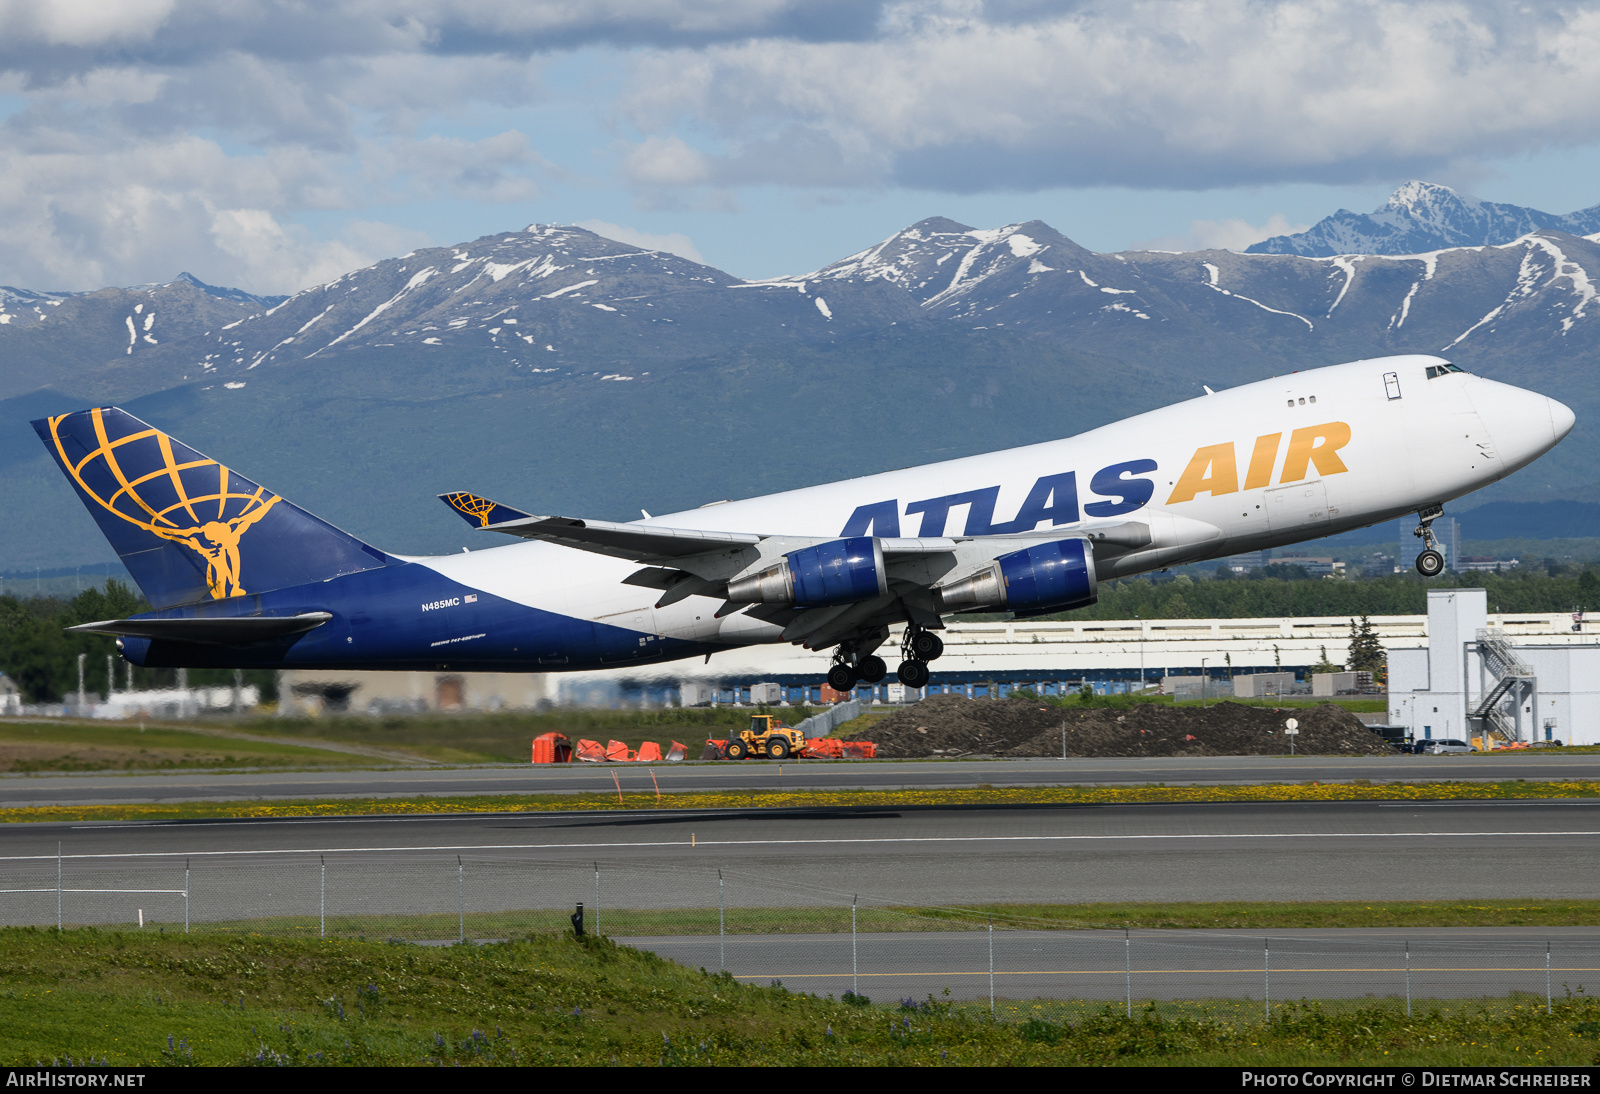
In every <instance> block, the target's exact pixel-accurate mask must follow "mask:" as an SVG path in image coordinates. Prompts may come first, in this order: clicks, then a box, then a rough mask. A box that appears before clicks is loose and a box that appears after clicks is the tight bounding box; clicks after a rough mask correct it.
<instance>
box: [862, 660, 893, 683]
mask: <svg viewBox="0 0 1600 1094" xmlns="http://www.w3.org/2000/svg"><path fill="white" fill-rule="evenodd" d="M856 668H858V669H860V670H861V679H863V680H865V681H866V682H867V683H869V684H876V683H877V682H878V681H879V680H882V679H883V678H884V677H885V676H888V675H889V666H888V665H886V664H884V663H883V658H881V657H876V656H874V657H863V658H862V659H861V663H860V664H859V665H857V666H856Z"/></svg>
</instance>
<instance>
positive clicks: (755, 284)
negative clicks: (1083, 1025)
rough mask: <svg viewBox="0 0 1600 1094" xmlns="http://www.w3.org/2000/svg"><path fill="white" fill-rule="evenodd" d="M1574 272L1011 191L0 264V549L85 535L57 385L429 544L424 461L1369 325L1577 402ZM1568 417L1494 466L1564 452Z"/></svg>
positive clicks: (481, 465)
mask: <svg viewBox="0 0 1600 1094" xmlns="http://www.w3.org/2000/svg"><path fill="white" fill-rule="evenodd" d="M1413 205H1415V206H1418V207H1420V202H1413ZM1597 287H1600V242H1597V241H1596V240H1594V239H1587V238H1583V237H1581V236H1578V235H1574V234H1571V233H1570V232H1567V231H1563V230H1560V229H1554V228H1539V229H1537V230H1535V231H1532V232H1528V233H1525V234H1523V235H1521V236H1519V237H1517V238H1515V239H1513V240H1511V241H1509V242H1502V243H1498V244H1491V245H1483V244H1473V245H1471V246H1462V247H1449V248H1443V249H1437V250H1433V251H1428V252H1425V253H1421V254H1414V255H1403V256H1389V255H1376V254H1364V255H1331V256H1302V255H1295V254H1239V253H1234V252H1230V251H1204V252H1194V253H1185V254H1174V253H1169V252H1125V253H1121V254H1099V253H1096V252H1092V251H1089V250H1086V249H1084V248H1083V247H1080V246H1078V245H1077V244H1076V243H1074V242H1073V241H1072V240H1070V239H1068V238H1066V237H1065V236H1062V235H1061V234H1060V233H1058V232H1056V231H1055V230H1054V229H1053V228H1051V227H1050V226H1049V225H1047V224H1044V223H1042V222H1039V221H1028V222H1025V223H1019V224H1012V225H1006V226H1003V227H998V228H972V227H968V226H966V225H962V224H958V223H956V222H955V221H951V220H947V219H943V218H930V219H928V220H924V221H920V222H919V223H917V224H914V225H911V226H910V227H908V228H906V229H904V230H902V231H900V232H897V233H895V234H894V235H892V236H891V237H889V238H888V239H885V240H883V241H882V242H880V243H878V244H877V245H875V246H873V247H869V248H867V249H865V250H863V251H860V252H859V253H857V254H854V255H851V256H849V257H848V258H845V259H841V260H840V261H838V262H834V263H830V264H829V265H827V266H824V267H822V268H821V269H818V270H815V271H813V272H811V273H808V274H805V275H803V276H797V277H787V278H775V279H769V280H762V281H746V280H742V279H740V278H737V277H733V276H731V275H729V274H727V273H724V272H722V271H720V270H717V269H715V268H712V267H710V266H706V265H702V264H699V263H695V262H691V261H688V260H686V259H683V258H680V257H677V256H675V255H672V254H668V253H665V252H661V251H652V250H642V249H640V248H638V247H637V246H633V245H629V244H624V243H619V242H616V241H614V240H609V239H605V238H603V237H601V236H598V235H595V234H594V233H592V232H588V231H584V230H582V229H578V228H572V227H557V226H541V225H533V226H530V227H529V228H527V229H525V230H523V231H520V232H507V233H503V234H500V235H495V236H486V237H484V238H482V239H478V240H474V241H472V242H470V243H463V244H459V245H456V246H452V247H440V248H430V249H426V250H421V251H417V252H414V253H412V254H409V255H404V256H401V257H398V258H394V259H388V260H386V261H383V262H379V263H376V264H374V265H372V266H370V267H367V268H365V269H361V270H356V271H353V272H351V273H349V274H346V275H344V276H343V277H341V278H339V279H337V280H335V281H332V282H330V283H328V284H326V285H319V286H316V287H313V288H311V289H307V290H305V291H303V292H300V293H297V294H295V295H294V296H293V297H290V298H289V299H287V300H282V301H277V302H274V301H268V300H258V301H255V302H252V301H251V300H250V299H248V298H246V297H245V294H236V295H230V294H228V293H226V292H225V291H224V292H218V291H217V290H214V289H212V288H211V287H209V286H204V285H202V284H199V283H197V281H196V279H193V278H184V279H180V280H178V281H174V282H172V283H169V284H167V285H163V286H141V287H136V288H132V289H105V290H101V291H99V292H95V293H84V294H77V295H63V294H45V293H27V292H24V291H22V290H5V291H6V292H8V293H10V295H9V296H4V297H0V302H4V304H5V307H6V308H7V309H8V312H7V313H8V314H15V315H18V316H21V315H22V314H23V312H24V311H27V312H28V314H29V315H30V316H32V318H30V319H29V320H27V321H23V320H21V319H20V318H19V319H18V320H16V321H14V322H12V323H9V324H0V425H3V426H4V427H5V428H3V429H0V467H4V468H5V469H6V473H7V476H8V477H7V484H8V491H9V494H8V497H10V498H11V499H12V500H13V502H14V504H15V505H17V506H19V507H20V509H21V510H24V511H27V512H29V513H30V514H38V515H37V516H34V517H31V518H30V521H29V522H20V523H16V524H15V525H14V526H13V527H10V528H0V553H4V552H10V557H11V558H12V559H13V564H14V565H21V564H24V563H26V564H29V565H31V564H32V562H31V561H28V560H31V559H32V558H36V557H49V558H50V559H51V560H52V563H54V564H59V555H57V554H53V553H51V551H53V550H54V548H53V547H52V548H50V549H48V550H47V549H46V548H43V547H38V546H37V544H39V543H46V542H48V543H50V544H60V543H78V542H80V541H81V542H82V543H84V544H86V545H87V546H86V547H85V548H84V550H85V551H89V552H93V551H98V550H100V548H99V547H98V544H99V543H100V539H99V537H98V536H95V535H92V534H90V533H89V532H88V531H85V534H84V535H83V536H81V537H79V536H78V531H81V530H82V529H78V525H77V524H75V523H74V522H81V521H82V520H84V519H86V518H83V517H82V514H81V513H79V512H78V511H77V510H76V509H74V508H71V507H66V506H61V505H59V504H58V502H59V500H60V499H59V496H58V495H59V492H60V484H59V482H58V481H57V476H56V475H55V472H54V471H53V469H52V468H51V467H50V465H49V464H48V463H47V462H45V461H44V459H43V456H42V454H41V453H40V452H39V451H38V449H37V445H36V443H34V439H33V437H32V432H31V430H29V429H28V428H27V426H26V421H27V419H29V418H32V417H38V416H39V415H40V414H43V413H56V412H60V411H63V410H70V409H77V408H79V407H81V406H83V405H86V404H90V403H101V404H104V403H107V402H118V403H121V404H123V405H126V406H128V407H129V408H130V409H131V410H132V411H133V412H134V413H140V414H143V415H145V416H147V417H150V418H151V419H152V420H156V421H159V422H160V423H161V424H164V425H166V426H168V427H169V428H172V429H174V430H175V431H178V432H179V434H180V435H181V436H183V437H184V438H185V439H186V440H188V441H189V442H190V443H192V444H195V445H196V446H197V447H199V448H200V449H201V450H202V451H206V452H208V453H210V454H212V455H217V456H218V457H219V458H221V457H224V456H225V457H227V458H229V459H232V460H234V461H235V462H238V463H240V465H241V468H242V469H243V470H245V471H246V472H247V473H249V474H251V475H252V477H254V478H257V479H258V480H259V481H262V482H264V483H266V484H267V485H269V486H270V487H271V488H273V489H275V490H279V491H282V492H284V493H286V494H289V495H290V496H292V497H294V498H295V499H296V500H297V501H299V502H301V503H303V504H305V505H307V506H308V507H310V508H311V509H313V511H316V512H319V513H323V514H324V515H326V516H328V517H329V518H330V519H335V520H338V521H340V522H341V523H342V524H345V525H346V526H347V527H349V528H350V530H351V531H353V532H355V533H357V534H359V535H364V536H366V537H368V538H370V539H372V540H373V541H374V542H377V543H379V544H380V545H383V546H387V547H390V548H392V549H396V550H438V549H446V550H448V549H452V546H451V545H452V544H454V543H456V537H458V536H459V535H460V527H459V521H454V520H453V518H450V516H449V514H442V515H439V514H433V513H432V511H431V508H430V507H428V506H427V505H426V502H427V500H428V496H429V495H430V494H432V493H439V492H443V491H447V490H459V489H472V490H476V491H479V492H484V493H488V494H490V495H491V496H502V497H504V499H505V500H506V501H507V502H509V503H510V504H513V505H516V506H518V507H519V508H525V509H530V510H532V511H539V512H566V513H573V514H575V515H580V516H583V515H590V516H597V517H606V518H617V517H622V518H626V517H629V516H632V515H633V514H635V513H636V512H637V510H638V509H639V508H640V507H641V506H642V507H645V508H649V509H651V510H652V511H655V512H661V511H667V510H669V509H672V508H688V507H691V506H693V505H698V504H700V503H702V502H705V501H710V500H713V499H716V498H722V497H738V496H748V495H750V494H755V493H762V492H766V491H769V490H774V489H781V488H784V487H789V486H798V485H804V484H807V483H814V482H818V481H827V480H828V479H830V478H835V477H837V478H843V477H846V476H848V475H851V474H860V473H863V472H865V471H869V470H873V469H876V468H886V467H892V466H905V465H907V464H912V463H917V462H925V461H928V460H932V459H938V458H944V457H949V456H955V455H960V454H964V453H967V452H973V451H983V450H987V449H994V448H1001V447H1007V446H1011V445H1016V444H1021V443H1027V442H1029V441H1036V440H1045V439H1048V438H1054V437H1060V436H1065V435H1069V434H1071V433H1073V432H1077V431H1079V430H1082V429H1086V428H1090V427H1092V426H1094V425H1098V424H1101V423H1103V422H1105V421H1109V420H1114V419H1116V418H1119V417H1122V416H1125V415H1127V414H1130V413H1134V412H1137V411H1139V410H1143V409H1148V408H1150V407H1153V406H1157V405H1162V404H1165V403H1170V402H1172V401H1174V400H1176V399H1178V398H1181V397H1183V396H1184V395H1186V394H1199V392H1200V388H1201V385H1202V384H1209V385H1211V386H1212V387H1223V386H1228V385H1231V384H1236V383H1242V382H1246V381H1249V380H1254V379H1259V378H1262V377H1264V376H1270V375H1274V374H1277V373H1281V372H1284V371H1289V370H1292V369H1296V368H1304V367H1310V366H1314V365H1318V364H1328V363H1333V362H1336V361H1342V360H1350V359H1354V358H1357V357H1363V356H1375V355H1380V354H1385V353H1398V352H1431V353H1442V354H1444V355H1446V356H1448V357H1450V358H1451V359H1452V360H1455V361H1456V362H1457V363H1459V364H1461V365H1463V366H1464V367H1467V368H1468V369H1471V370H1475V371H1482V372H1484V373H1486V374H1488V375H1492V376H1494V377H1496V378H1499V379H1505V380H1508V381H1510V382H1513V383H1522V384H1525V385H1528V386H1533V387H1537V388H1539V389H1540V390H1545V391H1548V392H1549V393H1550V394H1552V395H1555V396H1557V397H1559V398H1562V399H1563V400H1564V401H1566V402H1568V403H1569V404H1571V405H1572V406H1573V407H1574V409H1576V410H1577V412H1578V416H1579V420H1578V431H1579V432H1580V433H1587V432H1588V431H1592V430H1594V431H1597V432H1600V430H1596V426H1594V425H1590V424H1588V423H1591V422H1594V423H1600V383H1597V382H1596V380H1597V378H1596V376H1595V364H1594V362H1595V361H1596V360H1597V359H1600V302H1597V301H1596V300H1595V297H1596V293H1597ZM268 305H270V306H268ZM46 316H47V317H48V318H43V317H46ZM1589 443H1590V442H1589V440H1588V439H1587V438H1586V437H1578V438H1575V439H1574V440H1573V441H1572V442H1569V443H1568V444H1567V445H1563V446H1562V447H1561V448H1559V449H1558V450H1557V451H1556V452H1555V453H1553V454H1552V455H1551V456H1550V457H1549V458H1547V459H1545V460H1541V461H1539V463H1538V464H1536V465H1535V467H1534V468H1533V469H1532V471H1530V472H1529V473H1525V474H1532V475H1537V476H1540V479H1539V482H1538V483H1537V484H1533V483H1532V481H1531V480H1529V481H1528V482H1521V483H1520V485H1519V484H1512V485H1511V486H1509V487H1507V489H1511V490H1515V491H1516V492H1517V493H1518V496H1523V497H1525V496H1526V495H1528V494H1529V493H1531V492H1533V491H1534V490H1535V489H1536V487H1537V488H1539V489H1543V488H1549V487H1551V486H1553V485H1556V484H1560V485H1562V486H1563V487H1570V486H1576V485H1580V484H1582V483H1587V482H1591V481H1593V480H1594V478H1595V477H1596V476H1595V475H1594V474H1593V471H1592V470H1591V469H1590V468H1589V467H1588V461H1587V459H1586V452H1587V450H1588V446H1589ZM419 506H420V507H421V508H419ZM434 517H437V518H438V519H433V518H434ZM30 545H32V546H30Z"/></svg>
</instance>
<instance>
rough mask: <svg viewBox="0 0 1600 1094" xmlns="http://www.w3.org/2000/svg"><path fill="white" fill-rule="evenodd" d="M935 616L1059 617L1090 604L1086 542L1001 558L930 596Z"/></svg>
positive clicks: (1092, 578) (1090, 553) (1090, 555)
mask: <svg viewBox="0 0 1600 1094" xmlns="http://www.w3.org/2000/svg"><path fill="white" fill-rule="evenodd" d="M934 592H935V593H937V594H938V597H939V608H940V610H941V611H950V612H965V611H974V610H980V609H989V610H991V611H999V610H1001V609H1010V610H1011V611H1014V612H1039V611H1060V610H1063V609H1066V608H1079V607H1082V606H1083V605H1085V604H1093V603H1094V602H1095V600H1096V599H1097V598H1098V596H1099V593H1098V592H1097V591H1096V589H1095V574H1094V552H1093V551H1092V550H1091V549H1090V547H1089V544H1088V542H1087V541H1086V540H1081V539H1062V540H1056V541H1054V542H1051V543H1041V544H1039V545H1038V546H1037V547H1027V548H1024V549H1023V550H1021V551H1013V552H1012V553H1011V554H1009V555H1001V556H1000V557H999V558H997V559H995V560H994V561H993V562H991V563H990V564H989V565H988V566H987V567H985V568H984V569H982V570H980V571H978V572H977V573H975V574H973V575H971V576H970V577H964V578H962V579H961V580H960V581H953V582H951V583H950V584H948V585H942V586H940V587H939V588H937V589H935V590H934Z"/></svg>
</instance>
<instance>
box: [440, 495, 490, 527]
mask: <svg viewBox="0 0 1600 1094" xmlns="http://www.w3.org/2000/svg"><path fill="white" fill-rule="evenodd" d="M442 496H443V497H444V500H445V501H447V502H449V503H450V505H451V507H452V508H454V509H456V510H457V511H459V512H461V513H464V514H466V515H467V516H468V517H473V518H475V519H476V520H477V522H478V527H480V528H487V527H489V514H490V513H492V512H494V510H495V503H494V502H492V501H490V500H489V499H488V498H480V497H478V495H476V494H463V493H455V494H445V495H442Z"/></svg>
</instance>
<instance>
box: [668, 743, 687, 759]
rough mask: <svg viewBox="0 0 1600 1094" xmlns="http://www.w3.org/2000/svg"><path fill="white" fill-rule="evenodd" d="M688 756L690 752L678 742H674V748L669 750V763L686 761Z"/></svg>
mask: <svg viewBox="0 0 1600 1094" xmlns="http://www.w3.org/2000/svg"><path fill="white" fill-rule="evenodd" d="M688 755H689V750H688V749H687V748H685V747H684V746H683V745H682V744H681V743H679V742H677V741H673V742H672V747H671V748H669V749H667V760H668V762H669V763H677V762H678V761H679V760H682V759H684V758H685V757H687V756H688Z"/></svg>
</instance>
